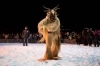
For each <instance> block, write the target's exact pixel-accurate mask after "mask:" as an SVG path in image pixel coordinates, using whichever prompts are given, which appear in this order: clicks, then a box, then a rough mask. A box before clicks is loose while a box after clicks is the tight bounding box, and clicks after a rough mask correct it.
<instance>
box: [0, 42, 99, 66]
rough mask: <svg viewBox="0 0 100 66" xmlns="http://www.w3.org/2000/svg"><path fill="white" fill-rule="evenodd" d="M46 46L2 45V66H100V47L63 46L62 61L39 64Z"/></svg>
mask: <svg viewBox="0 0 100 66" xmlns="http://www.w3.org/2000/svg"><path fill="white" fill-rule="evenodd" d="M44 52H45V44H43V43H41V44H39V43H32V44H31V43H29V44H28V46H23V45H22V43H0V66H100V47H89V46H83V45H76V44H62V45H61V51H60V53H59V56H60V57H61V59H60V60H47V61H44V62H39V61H38V59H40V58H42V57H43V56H44Z"/></svg>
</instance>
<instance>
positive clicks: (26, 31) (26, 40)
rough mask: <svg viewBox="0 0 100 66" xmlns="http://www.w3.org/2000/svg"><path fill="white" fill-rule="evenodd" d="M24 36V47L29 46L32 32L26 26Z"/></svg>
mask: <svg viewBox="0 0 100 66" xmlns="http://www.w3.org/2000/svg"><path fill="white" fill-rule="evenodd" d="M22 36H23V40H24V41H23V46H25V45H26V46H28V44H27V42H28V38H29V36H30V31H29V30H28V27H27V26H26V27H25V29H24V30H23V32H22Z"/></svg>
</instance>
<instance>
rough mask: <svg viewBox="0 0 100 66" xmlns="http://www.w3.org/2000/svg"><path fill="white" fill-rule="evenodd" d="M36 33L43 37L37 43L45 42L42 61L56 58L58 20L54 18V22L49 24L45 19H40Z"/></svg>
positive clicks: (58, 49)
mask: <svg viewBox="0 0 100 66" xmlns="http://www.w3.org/2000/svg"><path fill="white" fill-rule="evenodd" d="M38 32H39V33H40V34H42V35H43V37H42V39H40V40H39V41H38V42H44V41H45V42H46V51H45V55H44V58H43V59H39V60H40V61H43V60H50V59H55V58H58V53H59V51H60V46H61V42H60V20H59V18H58V17H56V20H55V22H50V19H48V18H47V17H46V18H44V19H42V20H41V21H40V22H39V24H38Z"/></svg>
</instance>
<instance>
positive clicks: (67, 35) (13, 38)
mask: <svg viewBox="0 0 100 66" xmlns="http://www.w3.org/2000/svg"><path fill="white" fill-rule="evenodd" d="M75 36H76V33H75V32H61V41H62V42H63V43H64V39H69V40H72V39H74V38H75ZM41 37H42V35H41V34H39V33H30V36H29V40H28V42H30V43H34V42H37V41H38V40H39V39H40V38H41ZM0 42H1V43H2V42H6V43H7V42H23V36H22V33H9V34H7V33H2V34H0Z"/></svg>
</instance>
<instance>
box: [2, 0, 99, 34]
mask: <svg viewBox="0 0 100 66" xmlns="http://www.w3.org/2000/svg"><path fill="white" fill-rule="evenodd" d="M40 1H42V2H40ZM40 1H38V0H37V1H30V2H29V1H26V2H25V1H24V2H13V1H11V2H1V5H0V11H1V12H0V31H1V32H21V31H22V30H23V29H24V27H25V26H26V25H27V26H28V27H29V29H30V31H31V32H37V24H38V22H39V21H40V20H41V19H43V18H44V17H45V16H46V14H45V12H43V10H44V8H43V5H45V6H46V7H48V8H53V7H55V6H57V5H58V4H59V7H60V10H58V14H59V16H58V17H59V19H60V21H61V25H62V26H64V28H66V29H69V28H70V29H72V30H76V31H80V30H82V29H83V28H84V27H92V28H94V29H95V28H99V27H97V26H96V25H98V22H100V20H99V16H100V15H99V12H100V11H99V9H100V7H99V4H98V2H91V1H90V2H82V1H77V2H76V1H59V2H56V3H54V2H53V1H52V0H49V1H47V2H45V1H43V0H40ZM44 2H45V3H44ZM87 23H88V24H87Z"/></svg>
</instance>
